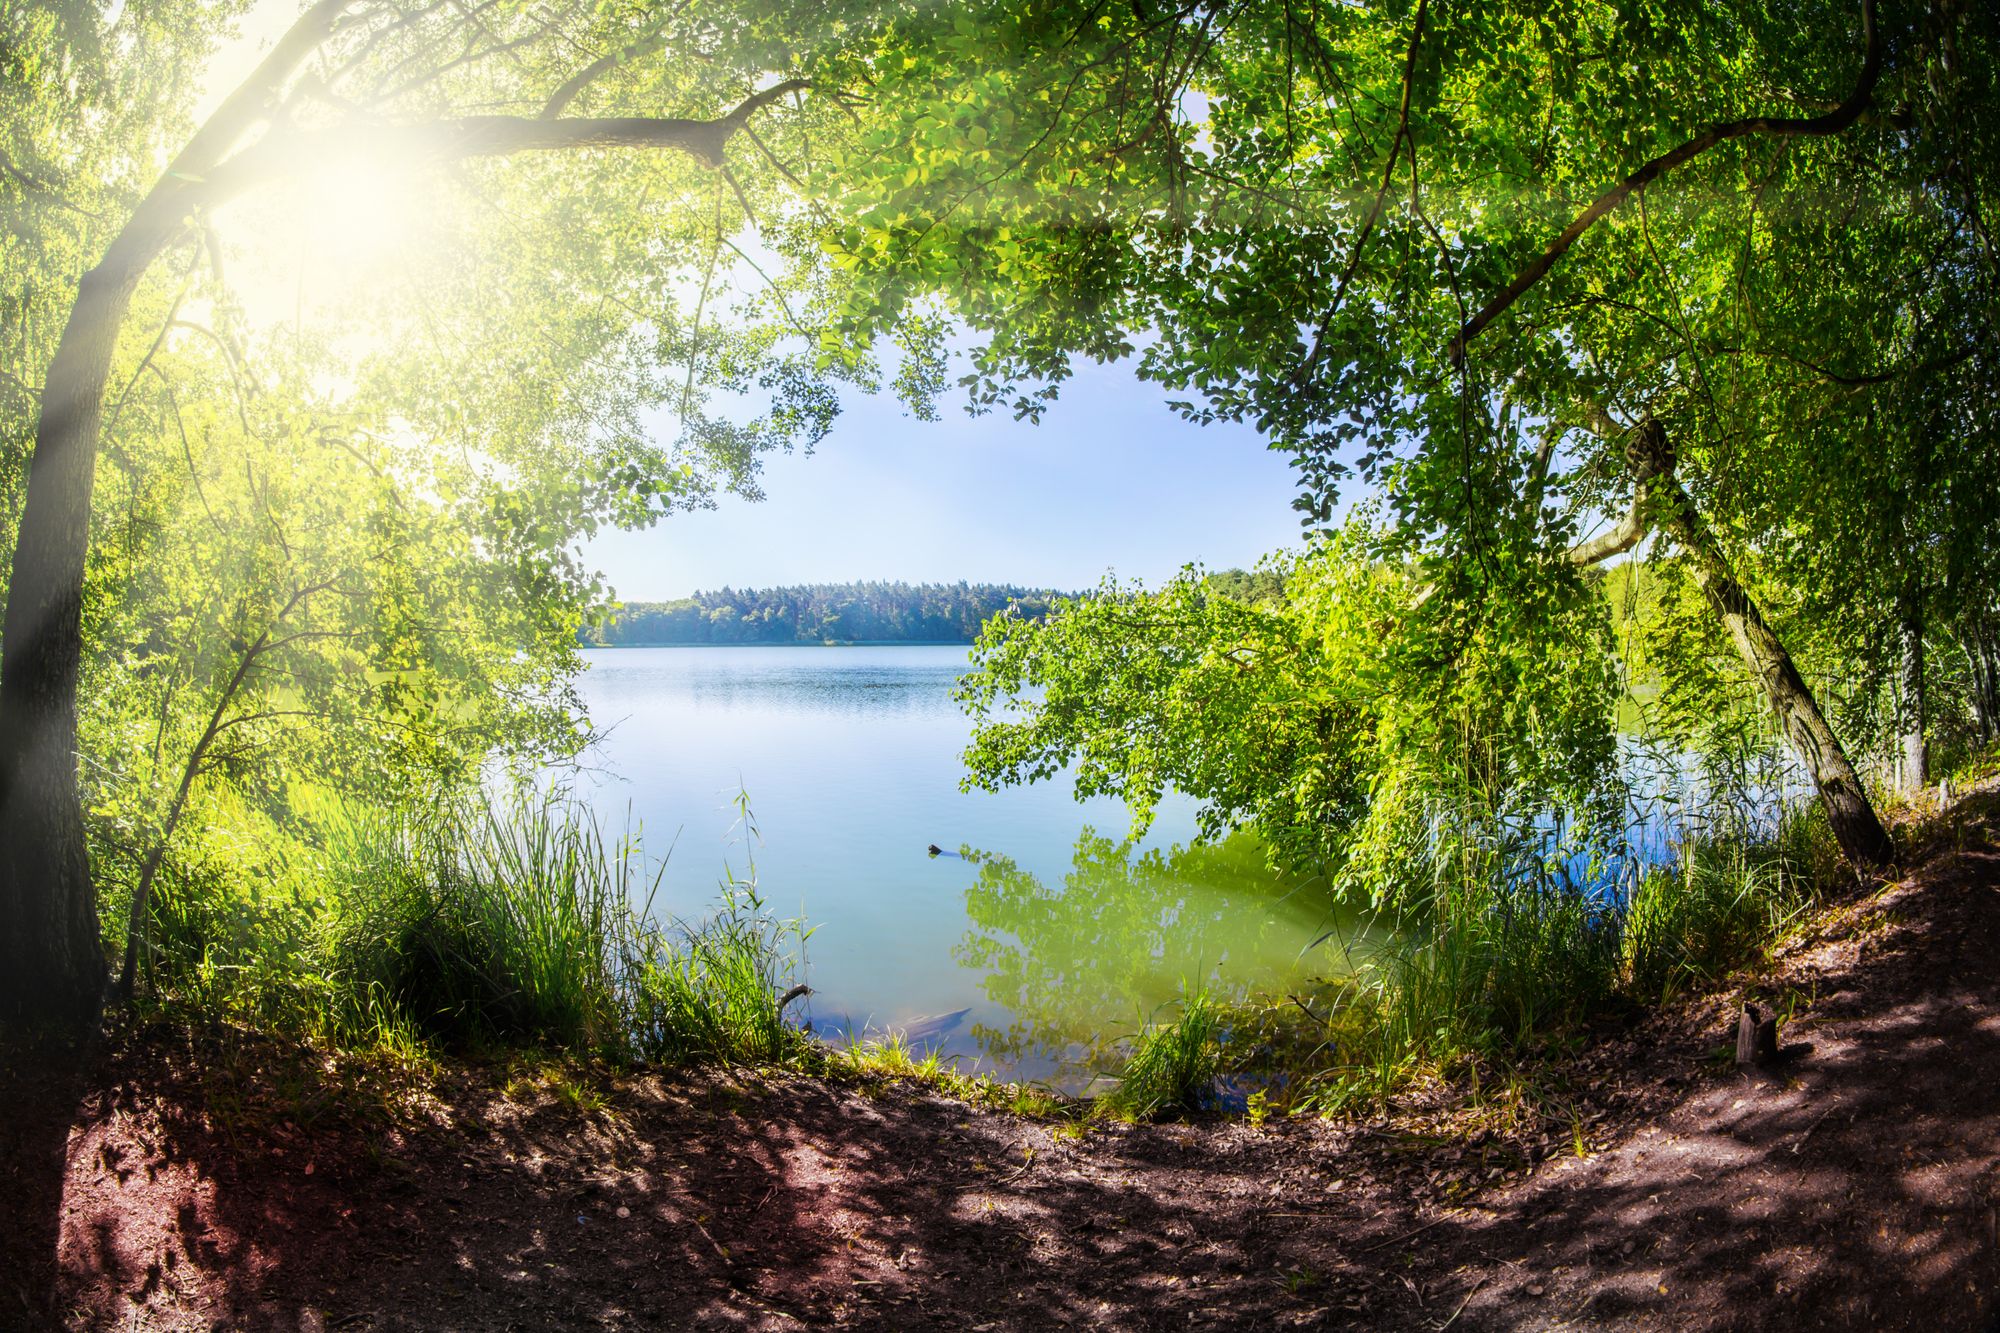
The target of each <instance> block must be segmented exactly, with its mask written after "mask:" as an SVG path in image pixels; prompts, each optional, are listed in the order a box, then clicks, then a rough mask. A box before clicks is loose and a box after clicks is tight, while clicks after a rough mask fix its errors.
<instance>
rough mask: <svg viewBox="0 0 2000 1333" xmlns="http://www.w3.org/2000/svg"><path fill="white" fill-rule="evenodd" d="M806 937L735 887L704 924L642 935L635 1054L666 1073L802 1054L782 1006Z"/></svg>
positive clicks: (751, 891)
mask: <svg viewBox="0 0 2000 1333" xmlns="http://www.w3.org/2000/svg"><path fill="white" fill-rule="evenodd" d="M806 934H807V932H806V930H805V929H804V927H803V926H802V925H801V924H800V923H798V922H796V921H791V922H781V921H777V920H775V919H773V918H772V917H771V916H770V914H769V913H768V912H767V911H766V910H765V908H764V904H763V901H762V900H761V899H759V898H758V896H757V891H756V886H755V885H754V884H735V883H731V884H729V885H728V886H727V887H726V888H725V889H724V891H723V899H722V907H721V910H720V911H718V912H717V913H716V915H715V916H713V917H712V918H710V919H709V920H707V921H705V922H702V923H701V924H700V925H698V926H681V927H679V928H677V929H676V930H674V931H673V932H671V933H663V932H657V931H649V932H646V933H644V934H642V935H641V936H640V937H639V938H638V939H637V941H636V947H635V948H634V949H633V951H632V952H631V953H629V954H628V959H627V966H628V967H629V968H630V969H631V985H632V987H633V990H634V1001H633V1027H634V1034H635V1035H634V1042H635V1045H636V1048H637V1050H638V1051H639V1052H640V1053H641V1054H642V1055H644V1056H645V1058H647V1059H649V1060H654V1061H659V1062H662V1063H666V1064H686V1063H691V1062H695V1061H703V1060H709V1061H714V1060H721V1061H727V1062H732V1063H744V1064H774V1063H777V1062H779V1061H782V1060H784V1059H785V1058H786V1057H787V1056H790V1055H793V1054H796V1053H797V1052H798V1051H799V1050H800V1049H801V1047H802V1046H803V1045H804V1044H805V1042H806V1037H805V1034H804V1033H803V1032H802V1031H801V1030H800V1029H798V1028H796V1027H793V1026H791V1025H790V1024H788V1023H786V1022H785V1018H784V1014H783V1013H782V1012H781V1011H780V1009H779V1002H780V1001H781V1000H782V999H783V992H784V991H785V990H787V989H789V985H790V983H791V981H792V979H793V977H794V976H795V975H796V974H797V972H798V971H800V970H802V967H803V959H802V954H803V949H804V943H805V936H806Z"/></svg>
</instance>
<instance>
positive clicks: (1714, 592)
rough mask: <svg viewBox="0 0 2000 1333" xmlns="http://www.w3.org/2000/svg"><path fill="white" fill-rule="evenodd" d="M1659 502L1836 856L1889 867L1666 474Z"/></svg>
mask: <svg viewBox="0 0 2000 1333" xmlns="http://www.w3.org/2000/svg"><path fill="white" fill-rule="evenodd" d="M1638 429H1639V431H1640V432H1641V433H1642V434H1643V433H1653V432H1657V433H1658V435H1659V436H1660V437H1661V440H1662V443H1661V445H1660V448H1662V449H1664V448H1665V445H1664V437H1665V434H1666V432H1665V430H1664V428H1663V427H1661V426H1660V424H1659V423H1658V422H1656V421H1653V420H1650V419H1649V420H1647V421H1644V422H1641V423H1640V425H1639V427H1638ZM1652 485H1653V487H1654V489H1655V491H1656V492H1657V493H1658V495H1659V500H1660V503H1659V522H1660V526H1661V527H1662V528H1663V529H1664V530H1665V531H1666V532H1667V533H1669V534H1670V535H1671V536H1672V537H1673V539H1674V540H1675V542H1677V543H1678V544H1679V545H1680V546H1681V548H1682V549H1683V550H1685V551H1686V552H1687V554H1688V559H1689V564H1690V567H1691V570H1692V572H1693V574H1694V579H1695V583H1696V584H1697V585H1698V586H1699V587H1700V588H1701V590H1702V592H1703V594H1704V595H1706V597H1707V598H1708V603H1709V605H1710V606H1711V607H1713V608H1714V609H1715V613H1716V615H1717V616H1718V617H1720V618H1721V620H1722V624H1723V628H1725V629H1727V630H1728V631H1729V638H1730V640H1731V642H1733V643H1734V644H1735V645H1736V651H1737V653H1738V654H1739V655H1740V656H1741V657H1742V659H1743V663H1744V665H1745V666H1747V667H1749V668H1750V674H1751V675H1752V676H1753V677H1755V678H1756V680H1757V682H1758V683H1759V684H1760V685H1762V686H1763V688H1764V697H1765V698H1766V699H1768V700H1769V701H1770V704H1771V711H1772V712H1774V713H1776V714H1777V717H1778V724H1779V725H1780V726H1781V727H1783V728H1784V732H1785V736H1786V738H1787V739H1788V740H1790V741H1791V743H1792V750H1793V752H1794V753H1796V754H1797V755H1798V757H1799V760H1800V762H1801V763H1803V764H1804V765H1805V768H1806V773H1807V774H1808V775H1809V776H1810V777H1811V778H1812V781H1813V786H1814V787H1815V788H1817V789H1818V792H1819V798H1820V802H1821V804H1822V805H1824V806H1825V807H1826V817H1827V822H1828V824H1830V825H1831V826H1832V828H1833V836H1834V839H1835V840H1836V841H1837V842H1838V843H1839V844H1840V851H1841V854H1842V855H1843V856H1844V857H1846V858H1847V862H1848V864H1849V865H1851V866H1853V867H1854V868H1855V869H1857V870H1862V871H1868V870H1879V869H1883V868H1885V867H1888V866H1890V865H1893V864H1894V863H1895V859H1896V848H1895V844H1894V843H1892V842H1891V841H1890V840H1889V834H1888V831H1887V830H1886V829H1884V828H1883V827H1882V821H1881V819H1880V818H1878V817H1877V815H1876V814H1875V807H1874V806H1873V805H1872V804H1870V802H1869V800H1868V792H1867V789H1866V788H1864V787H1863V786H1862V785H1861V778H1860V775H1859V774H1857V773H1856V772H1855V771H1854V764H1853V762H1852V761H1850V760H1849V759H1848V757H1847V751H1846V749H1845V748H1843V747H1842V745H1841V743H1840V738H1839V737H1838V736H1836V735H1834V732H1833V728H1832V726H1831V725H1829V724H1828V722H1827V720H1826V715H1825V714H1824V713H1823V712H1821V711H1820V706H1819V702H1818V700H1816V699H1814V698H1813V693H1812V690H1811V689H1810V688H1809V687H1808V686H1807V685H1806V682H1805V677H1803V676H1801V675H1800V674H1799V669H1798V666H1797V664H1796V663H1794V662H1793V661H1792V655H1791V654H1790V653H1789V652H1787V651H1786V650H1785V645H1784V643H1783V642H1782V641H1781V640H1780V639H1779V638H1778V636H1777V634H1776V633H1775V632H1773V631H1772V629H1771V627H1770V625H1768V624H1767V623H1765V620H1764V614H1763V612H1762V611H1760V610H1759V609H1758V607H1757V603H1756V602H1755V601H1754V600H1753V599H1752V598H1751V596H1750V594H1749V592H1748V591H1747V590H1746V589H1745V588H1744V587H1743V585H1742V584H1741V583H1740V582H1738V581H1737V579H1736V575H1735V572H1734V571H1733V570H1732V568H1731V566H1730V562H1729V557H1728V555H1727V553H1726V552H1724V551H1723V549H1722V544H1721V543H1720V542H1718V541H1717V540H1716V538H1715V534H1714V532H1712V531H1711V530H1710V529H1709V526H1708V523H1707V522H1706V521H1705V520H1704V519H1703V518H1702V515H1701V510H1700V509H1698V508H1697V507H1696V506H1695V502H1694V497H1693V496H1691V495H1689V494H1688V493H1687V488H1686V487H1684V486H1682V485H1681V483H1680V479H1679V478H1678V477H1676V476H1674V475H1673V474H1672V473H1671V472H1668V473H1664V474H1662V475H1660V476H1658V477H1655V478H1653V479H1652Z"/></svg>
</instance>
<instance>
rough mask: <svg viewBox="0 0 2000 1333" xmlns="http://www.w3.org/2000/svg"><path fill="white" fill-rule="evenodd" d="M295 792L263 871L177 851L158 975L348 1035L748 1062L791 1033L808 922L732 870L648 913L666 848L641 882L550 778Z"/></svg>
mask: <svg viewBox="0 0 2000 1333" xmlns="http://www.w3.org/2000/svg"><path fill="white" fill-rule="evenodd" d="M237 813H239V814H240V813H241V812H237ZM290 813H291V816H292V817H291V819H290V820H289V821H288V837H289V841H288V843H287V845H286V847H285V851H284V854H283V855H282V856H280V857H278V858H275V859H273V860H272V861H270V862H268V863H267V864H265V865H264V866H262V867H260V868H259V869H260V873H254V874H249V873H234V874H231V873H225V872H224V870H223V869H221V868H218V867H215V866H212V865H208V864H206V863H205V862H204V861H203V860H202V859H201V858H200V857H198V856H193V857H191V856H187V855H183V856H182V857H181V858H179V859H178V860H177V861H176V863H175V864H174V865H173V866H172V867H171V870H170V873H169V874H168V875H167V876H166V877H165V879H164V882H163V885H162V891H161V892H160V894H159V898H158V906H157V909H156V915H155V924H154V929H153V932H152V948H151V950H150V952H149V957H148V960H147V969H146V971H147V976H148V978H149V980H150V981H151V982H152V983H153V985H154V986H155V988H156V989H157V990H158V991H160V992H163V993H166V994H170V995H174V996H178V997H180V998H182V999H184V1000H187V1001H189V1002H191V1003H192V1004H193V1005H195V1006H196V1007H197V1008H199V1009H201V1010H204V1011H206V1012H210V1013H236V1014H239V1015H242V1016H244V1017H248V1018H252V1019H255V1020H256V1021H259V1022H263V1023H266V1024H269V1025H273V1026H277V1027H281V1028H289V1029H293V1030H303V1031H308V1032H312V1033H315V1034H319V1035H323V1036H325V1037H327V1038H329V1039H331V1040H333V1041H336V1042H338V1043H340V1044H343V1045H350V1046H354V1045H368V1044H372V1043H381V1042H387V1043H391V1044H406V1043H408V1042H410V1041H411V1040H418V1041H422V1042H426V1043H429V1044H433V1045H437V1046H442V1047H448V1048H459V1049H464V1048H477V1047H482V1046H505V1047H552V1048H562V1049H565V1050H572V1051H579V1052H590V1053H596V1054H602V1055H607V1056H611V1057H613V1058H619V1059H633V1058H639V1059H647V1060H653V1061H658V1062H663V1063H681V1062H686V1061H693V1060H728V1061H748V1062H762V1061H770V1060H775V1059H778V1058H780V1057H782V1056H783V1055H784V1054H785V1053H786V1052H787V1051H788V1050H789V1049H790V1048H791V1046H792V1044H793V1043H795V1042H798V1041H800V1040H802V1036H801V1035H800V1034H798V1033H796V1032H795V1031H793V1030H792V1029H790V1028H789V1027H787V1025H786V1024H785V1022H784V1020H783V1015H782V1014H781V1013H780V1011H779V1003H778V1002H779V998H780V996H779V991H780V990H781V989H782V987H783V986H784V984H785V983H786V981H787V980H788V979H789V978H790V977H791V976H792V975H793V973H794V972H795V971H796V970H797V969H798V967H799V966H800V964H801V959H802V947H803V942H804V932H803V931H802V930H800V929H799V928H798V927H797V925H796V923H786V922H780V921H777V920H775V919H773V918H772V917H771V916H770V914H769V913H768V912H766V911H765V910H764V906H763V903H762V902H761V900H760V899H759V898H758V897H757V894H756V887H755V884H754V882H752V883H749V884H742V883H736V882H734V881H732V882H730V883H728V884H727V885H725V887H724V891H723V897H722V903H721V906H720V909H719V910H718V911H717V912H716V913H715V914H714V915H713V916H711V917H710V918H708V919H706V920H702V921H693V922H682V921H662V920H660V919H658V918H657V917H655V916H654V915H653V913H652V911H651V905H652V901H653V891H656V890H657V888H658V884H659V874H660V873H664V868H662V869H661V871H660V872H659V873H656V874H655V875H654V877H653V880H652V882H651V884H650V886H648V885H645V884H643V883H641V882H640V881H639V878H638V877H639V875H640V874H641V872H642V868H643V858H642V856H641V853H640V849H639V847H638V846H637V844H636V843H635V842H629V841H628V842H625V843H621V844H617V845H610V844H607V842H606V840H605V838H604V836H603V834H602V832H601V830H600V828H599V826H598V824H597V822H596V819H595V818H594V816H593V815H592V814H591V813H590V812H589V811H588V810H587V809H585V808H583V807H580V806H578V805H575V804H572V803H569V802H565V801H560V800H544V801H512V802H505V801H501V802H494V801H482V802H477V803H470V804H461V805H454V806H443V807H438V808H433V809H427V810H417V811H411V810H402V811H382V810H376V809H371V808H367V807H360V806H356V805H353V804H350V803H346V802H340V801H335V800H331V799H323V798H317V797H315V796H313V795H312V794H311V793H306V794H305V795H304V796H302V797H301V798H300V799H298V800H296V801H295V803H294V808H293V809H292V811H291V812H290ZM239 869H240V868H239ZM635 886H636V887H644V888H648V889H649V891H648V893H647V896H646V900H645V902H644V903H642V904H637V905H635V904H634V902H633V897H634V892H633V891H634V888H635Z"/></svg>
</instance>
